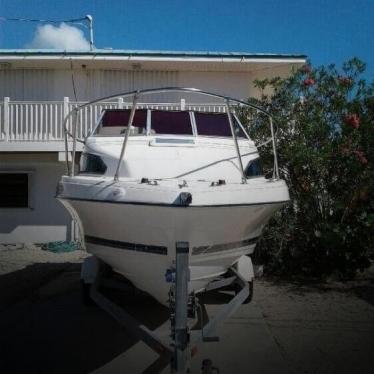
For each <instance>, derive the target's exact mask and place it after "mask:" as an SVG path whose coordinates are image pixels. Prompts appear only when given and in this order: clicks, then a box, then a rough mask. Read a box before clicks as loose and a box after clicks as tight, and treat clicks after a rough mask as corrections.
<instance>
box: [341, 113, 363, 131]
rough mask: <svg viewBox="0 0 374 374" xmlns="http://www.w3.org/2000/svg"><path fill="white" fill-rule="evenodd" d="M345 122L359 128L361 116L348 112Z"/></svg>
mask: <svg viewBox="0 0 374 374" xmlns="http://www.w3.org/2000/svg"><path fill="white" fill-rule="evenodd" d="M344 123H345V124H346V125H349V126H352V127H353V128H355V129H358V128H359V127H360V117H359V115H358V114H356V113H348V114H347V115H346V116H345V117H344Z"/></svg>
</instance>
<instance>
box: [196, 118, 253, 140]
mask: <svg viewBox="0 0 374 374" xmlns="http://www.w3.org/2000/svg"><path fill="white" fill-rule="evenodd" d="M232 118H233V120H234V130H235V133H236V136H237V137H240V138H246V136H245V133H244V131H243V129H242V128H241V127H240V125H239V123H238V121H237V119H236V118H235V117H234V116H233V117H232ZM195 122H196V129H197V133H198V134H199V135H205V136H222V137H231V136H232V135H231V128H230V122H229V119H228V117H227V114H226V113H204V112H195Z"/></svg>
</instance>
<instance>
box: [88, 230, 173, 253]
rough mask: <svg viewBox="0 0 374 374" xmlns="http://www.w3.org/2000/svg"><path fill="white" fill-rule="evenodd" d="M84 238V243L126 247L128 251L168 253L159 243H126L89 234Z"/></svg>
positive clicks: (119, 247)
mask: <svg viewBox="0 0 374 374" xmlns="http://www.w3.org/2000/svg"><path fill="white" fill-rule="evenodd" d="M85 240H86V243H90V244H97V245H103V246H105V247H112V248H118V249H126V250H128V251H135V252H145V253H154V254H157V255H167V254H168V249H167V247H164V246H159V245H148V244H140V243H127V242H122V241H119V240H111V239H104V238H98V237H96V236H89V235H86V236H85Z"/></svg>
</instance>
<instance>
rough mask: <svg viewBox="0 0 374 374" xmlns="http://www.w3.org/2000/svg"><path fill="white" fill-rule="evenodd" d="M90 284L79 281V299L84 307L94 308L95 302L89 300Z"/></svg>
mask: <svg viewBox="0 0 374 374" xmlns="http://www.w3.org/2000/svg"><path fill="white" fill-rule="evenodd" d="M91 287H92V284H91V283H86V282H84V281H81V298H82V303H83V305H84V306H89V307H91V306H94V305H96V304H95V302H94V301H93V300H92V298H91Z"/></svg>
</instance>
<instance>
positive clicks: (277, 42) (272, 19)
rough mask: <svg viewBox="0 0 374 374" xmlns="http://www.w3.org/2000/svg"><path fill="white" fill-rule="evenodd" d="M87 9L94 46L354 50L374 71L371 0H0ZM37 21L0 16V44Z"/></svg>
mask: <svg viewBox="0 0 374 374" xmlns="http://www.w3.org/2000/svg"><path fill="white" fill-rule="evenodd" d="M86 14H92V15H93V17H94V30H95V45H96V47H98V48H104V47H112V48H114V49H152V50H187V51H189V50H202V51H207V50H210V51H245V52H256V53H268V52H269V53H301V54H306V55H308V56H309V58H310V59H311V60H312V63H313V64H314V65H320V64H328V63H336V64H338V65H339V64H341V63H342V61H344V60H347V59H348V58H350V57H353V56H357V57H359V58H361V59H362V60H363V61H365V62H366V63H367V65H368V71H367V77H368V78H370V79H373V77H374V0H330V1H328V0H309V1H307V0H297V1H296V0H284V1H282V0H247V1H244V0H231V1H229V0H227V1H224V0H215V1H213V0H206V1H204V0H200V1H198V0H188V1H179V0H174V1H171V0H158V1H157V0H154V1H148V0H133V1H128V0H117V1H113V0H106V1H105V0H90V1H88V0H85V1H84V0H74V1H71V0H54V1H51V0H33V1H21V0H0V17H8V18H12V17H28V18H47V19H65V18H67V19H69V18H72V17H73V18H74V17H80V16H84V15H86ZM36 27H37V24H31V23H20V22H3V21H0V48H23V47H24V46H25V45H27V44H28V43H30V42H31V40H32V38H33V35H34V33H35V30H36Z"/></svg>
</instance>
